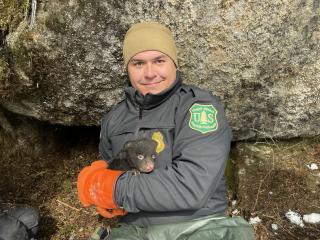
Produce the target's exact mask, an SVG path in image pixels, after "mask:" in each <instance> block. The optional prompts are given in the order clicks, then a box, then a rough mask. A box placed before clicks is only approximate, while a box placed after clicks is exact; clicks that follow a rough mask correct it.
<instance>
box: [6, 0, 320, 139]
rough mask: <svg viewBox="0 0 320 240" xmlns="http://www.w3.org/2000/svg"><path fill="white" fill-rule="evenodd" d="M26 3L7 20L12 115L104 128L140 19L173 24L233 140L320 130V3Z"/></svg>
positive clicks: (188, 68)
mask: <svg viewBox="0 0 320 240" xmlns="http://www.w3.org/2000/svg"><path fill="white" fill-rule="evenodd" d="M21 2H28V3H29V2H30V4H28V5H27V7H25V8H24V9H25V12H24V15H25V17H24V18H21V19H20V20H21V21H20V22H19V24H16V25H13V26H11V25H10V24H7V25H2V26H1V33H2V34H1V36H2V38H3V39H4V40H5V41H4V44H3V46H2V51H0V52H2V53H3V54H2V56H0V92H1V93H2V94H1V97H0V101H1V105H2V106H3V107H4V108H6V109H8V110H10V111H12V112H16V113H19V114H22V115H28V116H32V117H35V118H37V119H39V120H45V121H49V122H51V123H60V124H64V125H99V122H100V118H101V115H102V113H103V112H104V111H107V110H109V109H110V107H111V106H113V105H114V104H115V103H116V102H118V101H119V100H120V99H121V98H122V97H123V96H122V93H123V88H124V86H125V85H126V84H127V77H126V73H125V70H124V68H123V62H122V52H121V47H122V41H123V37H124V34H125V32H126V30H127V29H128V27H129V26H130V25H131V24H132V23H134V22H137V21H139V20H141V19H143V20H157V21H160V22H162V23H165V24H167V25H168V26H169V27H170V28H171V29H172V30H173V32H174V34H175V38H176V41H177V46H178V50H179V65H180V66H179V68H180V71H181V72H182V76H183V79H184V82H186V83H190V84H195V85H197V86H199V87H202V88H205V89H208V90H210V91H212V92H213V93H214V94H215V95H217V96H218V97H219V98H220V99H221V101H222V102H223V104H224V105H225V107H226V111H227V114H228V117H229V120H230V124H231V126H232V128H233V132H234V139H235V140H240V139H251V138H291V137H296V136H314V135H317V134H319V133H320V101H319V94H320V91H319V79H320V71H319V70H320V57H319V53H320V29H319V24H320V23H319V22H320V16H319V12H320V8H319V1H316V0H314V1H306V0H304V1H294V0H286V1H243V0H240V1H233V0H230V1H222V0H210V1H209V0H205V1H192V0H191V1H189V0H184V1H183V0H170V1H151V0H147V1H146V0H135V1H133V0H131V1H123V0H117V1H113V0H110V1H105V0H86V1H84V0H69V1H41V2H40V3H38V5H36V4H35V3H36V2H37V1H36V0H32V1H21ZM31 3H33V4H31ZM4 4H6V3H4ZM5 9H8V8H2V10H0V12H1V11H2V12H1V14H0V15H5V14H4V13H3V11H5ZM18 13H19V14H20V13H21V11H19V12H18ZM10 14H11V12H10ZM2 24H3V23H2ZM5 26H10V28H9V27H8V28H6V27H5ZM4 53H5V54H4ZM1 66H3V67H1Z"/></svg>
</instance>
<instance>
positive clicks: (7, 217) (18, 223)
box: [0, 204, 39, 240]
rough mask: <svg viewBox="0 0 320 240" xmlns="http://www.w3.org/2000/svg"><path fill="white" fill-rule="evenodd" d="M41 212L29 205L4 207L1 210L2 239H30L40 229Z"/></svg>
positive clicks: (0, 239)
mask: <svg viewBox="0 0 320 240" xmlns="http://www.w3.org/2000/svg"><path fill="white" fill-rule="evenodd" d="M38 226H39V213H38V211H37V210H36V209H35V208H33V207H31V206H28V205H25V204H19V205H14V206H11V207H8V206H6V207H2V209H1V210H0V240H30V239H33V238H34V236H35V235H36V233H37V231H38Z"/></svg>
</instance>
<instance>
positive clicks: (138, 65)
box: [133, 62, 143, 67]
mask: <svg viewBox="0 0 320 240" xmlns="http://www.w3.org/2000/svg"><path fill="white" fill-rule="evenodd" d="M133 65H134V66H135V67H141V66H142V65H143V62H135V63H134V64H133Z"/></svg>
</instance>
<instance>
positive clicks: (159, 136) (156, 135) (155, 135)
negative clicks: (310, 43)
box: [152, 132, 166, 153]
mask: <svg viewBox="0 0 320 240" xmlns="http://www.w3.org/2000/svg"><path fill="white" fill-rule="evenodd" d="M152 140H154V141H156V142H157V143H158V145H157V149H156V152H157V153H160V152H162V151H163V149H164V148H165V146H166V145H165V144H164V141H163V135H162V133H161V132H154V133H153V134H152Z"/></svg>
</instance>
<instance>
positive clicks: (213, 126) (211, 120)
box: [189, 103, 218, 134]
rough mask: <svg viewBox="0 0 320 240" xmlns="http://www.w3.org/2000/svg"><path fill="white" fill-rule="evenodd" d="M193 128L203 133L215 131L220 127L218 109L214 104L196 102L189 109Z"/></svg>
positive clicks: (190, 124) (190, 122)
mask: <svg viewBox="0 0 320 240" xmlns="http://www.w3.org/2000/svg"><path fill="white" fill-rule="evenodd" d="M189 111H190V120H189V126H190V128H191V129H194V130H196V131H199V132H201V133H202V134H204V133H208V132H214V131H216V130H217V129H218V121H217V114H218V111H217V109H215V107H214V106H212V104H208V105H206V104H198V103H195V104H193V105H192V106H191V108H190V109H189Z"/></svg>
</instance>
